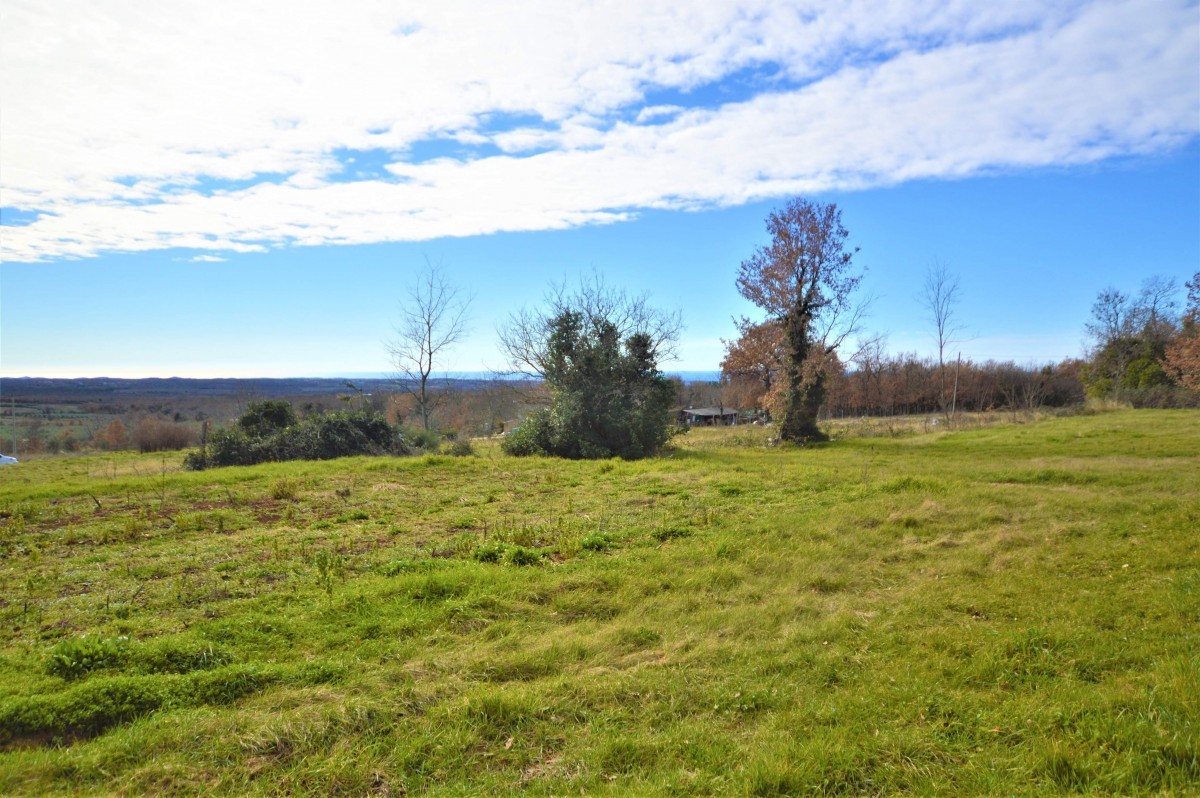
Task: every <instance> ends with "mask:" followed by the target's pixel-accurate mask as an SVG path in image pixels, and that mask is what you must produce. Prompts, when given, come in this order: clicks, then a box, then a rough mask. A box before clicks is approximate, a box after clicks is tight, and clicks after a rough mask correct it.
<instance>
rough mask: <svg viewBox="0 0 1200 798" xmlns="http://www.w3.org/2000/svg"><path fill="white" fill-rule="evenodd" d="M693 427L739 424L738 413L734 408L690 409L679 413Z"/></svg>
mask: <svg viewBox="0 0 1200 798" xmlns="http://www.w3.org/2000/svg"><path fill="white" fill-rule="evenodd" d="M679 412H680V415H682V416H683V421H684V423H686V424H687V425H688V426H692V427H715V426H719V425H727V424H736V423H738V411H737V410H736V409H735V408H732V407H689V408H686V409H684V410H681V411H679Z"/></svg>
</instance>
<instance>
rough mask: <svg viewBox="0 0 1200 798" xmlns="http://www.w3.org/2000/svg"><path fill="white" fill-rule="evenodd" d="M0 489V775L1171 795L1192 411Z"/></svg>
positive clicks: (296, 787)
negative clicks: (632, 456) (592, 455)
mask: <svg viewBox="0 0 1200 798" xmlns="http://www.w3.org/2000/svg"><path fill="white" fill-rule="evenodd" d="M766 435H767V433H766V432H764V431H761V430H756V429H745V428H743V429H737V430H697V431H693V432H692V433H691V434H689V435H688V436H686V437H685V438H684V439H682V440H681V442H680V444H679V447H678V449H677V450H676V451H674V452H673V453H671V454H670V455H669V456H666V457H663V458H659V459H655V460H650V461H642V462H632V463H631V462H622V461H605V462H582V463H575V462H562V461H551V460H539V459H536V458H535V459H510V458H505V457H502V456H500V455H499V454H498V453H496V451H495V450H494V449H489V448H487V447H486V446H481V447H477V448H478V449H479V451H480V456H478V457H461V458H452V457H437V456H430V457H424V458H414V459H379V458H374V459H373V458H356V459H348V460H341V461H333V462H327V463H302V464H295V463H293V464H277V465H264V466H257V467H252V468H231V469H222V470H215V471H208V472H200V473H188V472H183V471H180V470H179V469H178V467H177V460H176V459H174V458H168V459H166V460H164V459H163V458H162V457H161V456H160V455H150V456H132V455H109V456H103V457H93V458H80V459H74V460H69V459H68V460H42V461H35V462H32V463H29V464H22V465H21V466H20V468H19V469H18V468H16V467H13V468H11V469H7V470H5V471H4V472H3V473H2V474H0V479H2V480H3V482H2V483H0V557H2V560H0V597H2V598H0V793H2V794H6V795H7V794H39V793H85V794H87V793H93V794H94V793H104V794H109V793H128V794H139V793H159V792H166V793H178V794H199V793H205V794H211V795H245V794H279V793H310V794H353V795H363V794H374V795H401V794H434V795H476V794H507V793H517V792H522V793H528V794H533V795H539V794H541V795H560V794H567V793H570V794H578V793H580V792H583V793H584V794H590V795H628V794H658V795H728V794H734V795H757V796H774V795H858V794H893V793H919V794H946V795H963V794H972V795H982V794H1062V793H1074V792H1082V793H1092V794H1155V793H1169V794H1188V793H1194V792H1196V791H1197V789H1198V787H1197V785H1198V784H1200V699H1198V696H1200V645H1198V642H1200V641H1198V632H1197V630H1198V629H1200V626H1198V623H1200V554H1198V551H1200V548H1198V546H1197V537H1196V531H1197V529H1200V495H1198V494H1200V414H1197V413H1194V412H1150V411H1138V412H1123V413H1112V414H1106V415H1097V416H1091V417H1079V418H1064V419H1055V420H1048V421H1042V422H1038V423H1036V424H1028V425H1023V426H1008V427H997V428H990V429H980V430H972V431H960V432H949V433H947V432H937V433H932V434H912V435H910V436H908V437H904V438H869V439H854V438H846V439H842V440H839V441H837V442H835V443H832V444H829V445H825V446H820V447H815V448H811V449H780V448H769V447H767V446H766V445H765V444H766Z"/></svg>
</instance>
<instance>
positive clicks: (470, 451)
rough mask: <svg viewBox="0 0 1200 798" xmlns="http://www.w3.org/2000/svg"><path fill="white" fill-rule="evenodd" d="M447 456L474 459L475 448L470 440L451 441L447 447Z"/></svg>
mask: <svg viewBox="0 0 1200 798" xmlns="http://www.w3.org/2000/svg"><path fill="white" fill-rule="evenodd" d="M446 454H448V455H450V456H451V457H474V456H475V447H474V446H472V445H471V442H470V441H469V440H461V441H451V442H450V444H449V445H448V446H447V447H446Z"/></svg>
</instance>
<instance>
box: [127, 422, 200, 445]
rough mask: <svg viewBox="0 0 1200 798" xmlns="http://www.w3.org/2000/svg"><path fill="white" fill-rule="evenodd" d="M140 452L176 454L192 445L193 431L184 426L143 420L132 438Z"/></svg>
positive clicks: (134, 430)
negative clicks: (175, 452)
mask: <svg viewBox="0 0 1200 798" xmlns="http://www.w3.org/2000/svg"><path fill="white" fill-rule="evenodd" d="M130 437H131V439H132V441H133V445H134V446H135V447H136V448H137V450H138V451H139V452H142V453H143V454H145V453H146V452H174V451H178V450H180V449H185V448H187V447H188V446H191V444H192V431H191V429H189V428H188V427H186V426H184V425H183V424H174V423H171V422H169V421H161V420H159V419H157V418H150V417H147V418H143V419H142V420H141V421H139V422H138V423H137V425H136V426H135V427H134V428H133V434H132V435H131V436H130Z"/></svg>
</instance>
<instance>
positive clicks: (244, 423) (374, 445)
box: [184, 402, 408, 470]
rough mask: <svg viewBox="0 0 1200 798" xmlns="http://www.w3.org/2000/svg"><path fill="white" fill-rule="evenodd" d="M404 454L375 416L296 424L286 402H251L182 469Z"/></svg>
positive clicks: (400, 441) (398, 439) (334, 416)
mask: <svg viewBox="0 0 1200 798" xmlns="http://www.w3.org/2000/svg"><path fill="white" fill-rule="evenodd" d="M285 408H286V409H285ZM407 451H408V447H407V446H406V444H405V440H404V437H403V436H402V435H401V434H400V432H398V431H397V430H396V429H395V428H393V427H392V426H391V425H390V424H388V423H387V421H385V420H384V418H383V417H382V416H380V415H378V414H377V413H372V412H370V411H365V410H358V411H343V412H339V413H327V414H324V415H316V416H309V417H308V418H305V419H304V420H302V421H297V420H296V416H295V414H294V413H292V412H291V405H288V404H287V403H286V402H256V403H252V404H251V405H250V409H249V410H247V411H246V414H245V415H243V416H242V418H241V419H239V420H238V423H237V424H236V425H235V426H233V427H231V428H229V429H222V430H217V431H216V432H215V433H213V435H212V436H211V437H210V438H209V440H208V445H207V447H206V449H205V450H201V451H198V452H192V453H190V454H189V455H188V456H187V458H186V459H185V460H184V467H185V468H189V469H192V470H201V469H204V468H210V467H214V466H231V465H254V464H256V463H269V462H282V461H285V460H331V459H333V458H335V457H350V456H353V455H362V454H404V453H407Z"/></svg>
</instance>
